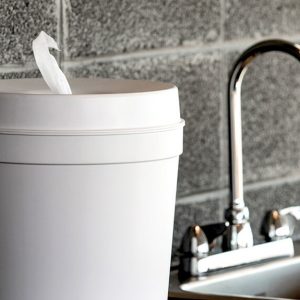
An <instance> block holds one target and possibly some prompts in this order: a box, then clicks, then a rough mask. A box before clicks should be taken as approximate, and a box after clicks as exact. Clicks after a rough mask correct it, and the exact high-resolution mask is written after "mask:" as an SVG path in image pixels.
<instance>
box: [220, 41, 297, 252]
mask: <svg viewBox="0 0 300 300" xmlns="http://www.w3.org/2000/svg"><path fill="white" fill-rule="evenodd" d="M270 51H280V52H284V53H288V54H290V55H292V56H294V57H295V58H296V59H297V60H300V45H297V44H293V43H290V42H287V41H283V40H266V41H263V42H260V43H257V44H255V45H253V46H252V47H250V48H248V49H247V50H246V51H245V52H244V53H242V55H241V56H240V57H239V59H238V60H237V62H236V63H235V65H234V67H233V69H232V72H231V75H230V80H229V85H228V108H229V113H228V119H229V147H230V148H229V150H230V151H229V153H230V158H229V161H230V163H229V166H230V191H231V201H230V206H229V208H228V209H227V210H226V213H225V218H226V220H227V221H228V222H229V224H230V225H229V228H228V230H227V234H226V237H225V241H224V243H223V248H224V250H234V249H239V248H247V247H251V246H252V245H253V236H252V230H251V227H250V223H249V209H248V207H247V206H246V205H245V201H244V192H243V153H242V124H241V123H242V122H241V87H242V81H243V78H244V76H245V74H246V71H247V69H248V66H249V65H250V63H251V62H252V61H253V60H254V59H255V58H256V57H257V56H259V55H260V54H263V53H266V52H270Z"/></svg>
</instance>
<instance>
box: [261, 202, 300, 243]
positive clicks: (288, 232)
mask: <svg viewBox="0 0 300 300" xmlns="http://www.w3.org/2000/svg"><path fill="white" fill-rule="evenodd" d="M297 220H300V206H291V207H287V208H283V209H280V210H278V209H273V210H271V211H269V212H267V213H266V215H265V217H264V220H263V223H262V226H261V234H262V235H263V236H264V237H265V240H266V241H267V242H270V241H276V240H279V239H283V238H287V237H291V236H292V235H293V233H294V229H295V226H296V221H297Z"/></svg>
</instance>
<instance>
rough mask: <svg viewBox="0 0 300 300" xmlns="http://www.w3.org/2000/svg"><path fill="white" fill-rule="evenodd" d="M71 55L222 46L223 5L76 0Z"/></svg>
mask: <svg viewBox="0 0 300 300" xmlns="http://www.w3.org/2000/svg"><path fill="white" fill-rule="evenodd" d="M68 2H69V4H70V5H71V7H68V8H67V9H66V11H67V18H68V37H67V44H68V54H69V56H70V57H71V58H75V57H91V56H99V55H103V54H111V53H123V52H131V51H135V50H141V49H153V48H162V47H173V46H179V45H186V44H189V45H190V44H195V43H202V42H203V43H204V42H211V41H216V40H218V38H219V36H220V25H221V24H220V14H221V8H220V2H219V1H218V0H190V1H184V0H179V1H170V0H164V1H155V0H125V1H118V0H113V1H107V0H103V1H98V0H90V1H84V0H70V1H68Z"/></svg>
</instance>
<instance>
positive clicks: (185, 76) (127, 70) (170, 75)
mask: <svg viewBox="0 0 300 300" xmlns="http://www.w3.org/2000/svg"><path fill="white" fill-rule="evenodd" d="M68 72H69V73H70V74H71V75H72V76H73V77H82V76H83V77H97V76H100V77H111V78H132V79H151V80H161V81H168V82H173V83H174V84H176V85H177V86H178V88H179V94H180V100H181V112H182V117H183V118H184V119H185V120H186V127H185V130H184V153H183V155H182V156H181V160H180V168H179V183H178V195H179V196H182V195H188V194H193V193H197V192H199V191H202V190H208V189H216V188H218V187H219V184H220V144H219V125H220V116H219V107H220V80H221V78H220V77H221V75H220V58H219V54H218V53H210V54H207V55H199V54H196V53H189V54H181V55H161V56H153V57H145V58H132V59H129V60H118V61H112V62H106V63H96V62H95V63H91V64H90V65H86V66H81V67H73V68H69V69H68Z"/></svg>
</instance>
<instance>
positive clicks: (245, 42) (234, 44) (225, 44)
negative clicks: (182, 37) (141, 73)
mask: <svg viewBox="0 0 300 300" xmlns="http://www.w3.org/2000/svg"><path fill="white" fill-rule="evenodd" d="M64 30H65V28H64ZM272 38H273V39H274V38H281V39H288V40H292V41H300V35H292V36H289V35H269V36H265V37H263V39H272ZM260 40H262V38H250V39H241V40H233V41H222V40H218V41H216V42H214V43H209V44H197V45H193V46H187V45H185V46H178V47H172V48H159V49H153V50H152V49H151V50H140V51H136V52H130V53H123V54H110V55H103V56H97V57H91V58H78V59H74V60H65V61H64V62H63V64H64V65H65V66H66V67H75V66H81V65H85V64H90V63H95V62H99V63H101V62H111V61H119V60H126V59H134V58H141V57H152V56H158V55H168V54H180V53H193V52H199V54H201V53H202V54H205V53H207V52H212V51H215V50H223V51H232V50H242V49H244V48H246V47H249V46H250V45H251V44H253V43H255V42H258V41H260Z"/></svg>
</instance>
